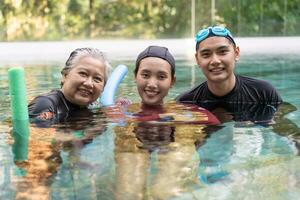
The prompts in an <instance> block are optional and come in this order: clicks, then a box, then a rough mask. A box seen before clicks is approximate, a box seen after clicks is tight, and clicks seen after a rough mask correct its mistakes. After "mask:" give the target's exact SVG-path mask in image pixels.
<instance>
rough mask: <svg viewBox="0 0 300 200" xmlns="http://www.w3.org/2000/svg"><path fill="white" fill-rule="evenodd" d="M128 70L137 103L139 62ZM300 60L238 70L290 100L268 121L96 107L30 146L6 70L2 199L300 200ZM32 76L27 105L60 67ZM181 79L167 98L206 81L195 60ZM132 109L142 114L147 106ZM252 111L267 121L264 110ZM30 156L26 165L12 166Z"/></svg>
mask: <svg viewBox="0 0 300 200" xmlns="http://www.w3.org/2000/svg"><path fill="white" fill-rule="evenodd" d="M124 63H125V64H127V65H128V66H129V74H128V76H127V77H126V79H125V80H124V81H123V82H122V83H121V85H120V88H119V91H118V96H120V97H124V96H125V97H127V98H129V99H131V100H132V101H133V102H136V103H137V102H139V97H138V95H137V91H136V89H135V85H134V82H133V81H132V80H133V74H132V73H131V72H132V71H133V65H132V63H133V62H130V61H126V62H125V61H124ZM299 63H300V58H299V57H297V56H292V55H291V56H284V57H281V56H269V55H262V56H259V57H257V56H256V57H251V56H247V57H243V58H242V59H241V61H240V62H239V63H238V66H237V69H236V71H237V73H239V74H241V75H246V76H251V77H256V78H260V79H264V80H267V81H269V82H271V83H272V84H273V85H274V86H275V87H276V88H277V89H278V91H279V93H280V94H281V95H282V97H283V99H284V101H285V103H284V104H283V105H282V106H280V108H279V110H278V112H277V113H275V115H274V117H273V119H272V120H271V121H268V123H267V124H266V123H253V121H255V120H250V119H247V118H242V119H244V120H235V119H241V118H234V117H232V116H235V114H236V113H230V112H226V111H218V112H216V113H215V114H216V116H217V117H218V118H219V120H220V121H221V124H219V125H207V124H206V123H205V120H206V119H205V116H202V115H200V116H198V115H197V117H195V113H193V112H191V111H189V110H188V109H187V110H186V111H185V110H184V109H180V108H179V107H176V105H174V104H172V103H168V104H167V105H166V107H165V108H166V110H168V112H167V113H165V114H164V115H163V116H164V120H153V121H138V120H128V119H127V118H126V119H125V118H124V116H123V115H122V114H120V113H117V112H116V113H114V112H111V110H110V115H108V114H107V113H108V111H107V109H95V110H93V111H92V112H91V113H89V114H88V115H84V114H82V115H80V116H77V117H74V118H72V119H70V120H69V121H66V122H64V123H61V124H50V125H49V124H46V125H45V124H42V125H41V124H31V125H30V127H29V130H30V140H29V141H28V142H27V143H26V142H25V143H17V144H16V141H15V143H14V139H15V140H17V138H14V139H13V137H12V134H11V129H12V122H11V114H10V102H9V101H10V100H9V94H8V84H7V82H8V77H7V70H8V68H7V67H2V68H0V83H1V84H0V87H1V89H0V103H1V105H2V106H1V108H0V112H1V116H0V199H203V198H205V199H297V198H299V195H300V168H299V166H300V158H299V142H300V131H299V130H300V129H299V126H300V122H299V121H300V100H299V96H300V81H299V80H298V79H299V78H298V77H299V75H300V64H299ZM113 64H115V65H116V64H119V63H113ZM25 72H26V82H27V96H28V99H32V98H33V97H34V96H36V95H38V94H41V93H44V92H47V91H49V90H50V89H51V88H58V87H59V83H60V81H59V79H60V66H57V65H53V66H52V65H48V66H26V67H25ZM176 76H177V82H176V85H175V86H174V87H173V88H172V89H171V91H170V93H169V96H168V97H167V101H171V100H173V99H174V98H175V97H176V96H177V95H178V94H180V93H181V92H183V91H185V90H187V89H188V88H191V87H193V86H195V85H197V84H199V83H200V82H202V81H203V80H204V77H203V75H202V74H201V72H200V70H199V69H198V68H197V66H195V65H193V63H192V61H180V62H178V64H177V69H176ZM128 112H129V113H137V112H140V108H139V105H138V104H133V105H132V107H130V109H129V110H128ZM244 112H245V113H249V112H254V114H253V115H245V113H242V114H243V116H256V117H257V118H259V117H260V116H261V114H260V112H259V108H256V107H255V108H254V109H252V110H247V111H244ZM256 112H257V113H256ZM170 113H171V114H172V113H173V114H172V117H173V118H168V117H166V116H167V115H166V114H168V115H170ZM174 113H175V114H174ZM251 114H252V113H251ZM238 115H239V114H238ZM199 118H200V119H199ZM165 119H169V120H165ZM170 119H171V120H170ZM174 119H175V120H174ZM178 119H180V120H178ZM195 119H197V120H195ZM232 119H234V120H232ZM195 121H196V123H195ZM251 121H252V122H251ZM22 156H23V157H24V156H25V157H26V156H28V158H29V159H28V162H18V161H15V160H14V158H18V157H22Z"/></svg>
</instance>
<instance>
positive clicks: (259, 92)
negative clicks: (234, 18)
mask: <svg viewBox="0 0 300 200" xmlns="http://www.w3.org/2000/svg"><path fill="white" fill-rule="evenodd" d="M195 57H196V61H197V64H198V66H199V68H200V69H201V70H202V72H203V74H204V75H205V77H206V81H205V82H203V83H201V84H200V85H198V86H197V87H195V88H193V89H191V90H190V91H187V92H185V93H184V94H181V95H180V96H179V97H177V99H176V100H177V102H181V103H193V104H197V105H200V106H202V107H205V108H207V109H209V110H214V109H216V108H217V107H222V108H225V110H226V111H227V112H228V111H229V112H231V113H236V112H239V113H241V112H242V113H244V114H245V111H246V113H247V112H249V109H252V110H254V111H257V109H256V107H257V106H258V105H260V106H263V111H265V105H269V106H271V110H273V111H271V113H273V114H274V110H276V109H274V107H275V108H276V107H277V106H278V105H279V104H280V103H282V99H281V97H280V95H279V94H278V92H277V91H276V89H275V88H274V87H273V86H272V85H271V84H269V83H268V82H266V81H263V80H257V79H254V78H250V77H245V76H240V75H236V74H235V73H234V68H235V65H236V62H237V61H238V60H239V58H240V49H239V47H238V46H237V45H236V43H235V41H234V39H233V37H232V35H231V33H230V31H229V30H228V29H226V28H224V27H220V26H214V27H208V28H205V29H202V30H200V31H199V32H198V34H197V35H196V53H195ZM253 106H254V107H255V108H253ZM268 112H269V111H268ZM244 114H242V116H240V115H238V116H236V118H237V117H238V118H242V119H239V120H251V119H244V118H249V117H250V116H244ZM269 114H270V113H268V114H267V115H269ZM247 115H248V114H247ZM254 115H255V116H257V113H256V114H254ZM252 117H253V116H252ZM250 118H251V117H250ZM235 120H237V119H235ZM252 120H254V121H255V120H257V119H252ZM252 120H251V121H252ZM262 120H264V119H262Z"/></svg>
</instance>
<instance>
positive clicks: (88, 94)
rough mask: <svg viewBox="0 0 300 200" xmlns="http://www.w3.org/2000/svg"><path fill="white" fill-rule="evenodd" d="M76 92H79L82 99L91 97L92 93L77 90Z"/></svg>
mask: <svg viewBox="0 0 300 200" xmlns="http://www.w3.org/2000/svg"><path fill="white" fill-rule="evenodd" d="M78 91H79V93H80V95H81V96H83V97H88V96H91V95H92V92H91V91H89V90H85V89H79V90H78Z"/></svg>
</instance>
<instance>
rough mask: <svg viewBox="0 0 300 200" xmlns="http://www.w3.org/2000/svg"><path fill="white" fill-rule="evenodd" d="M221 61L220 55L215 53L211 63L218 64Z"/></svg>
mask: <svg viewBox="0 0 300 200" xmlns="http://www.w3.org/2000/svg"><path fill="white" fill-rule="evenodd" d="M220 63H221V61H220V58H219V56H218V55H217V54H216V53H214V54H213V55H212V57H211V65H213V66H216V65H219V64H220Z"/></svg>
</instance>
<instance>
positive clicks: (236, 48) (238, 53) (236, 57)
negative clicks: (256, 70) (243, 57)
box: [234, 46, 240, 61]
mask: <svg viewBox="0 0 300 200" xmlns="http://www.w3.org/2000/svg"><path fill="white" fill-rule="evenodd" d="M234 53H235V61H238V60H239V59H240V47H238V46H237V47H235V49H234Z"/></svg>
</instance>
